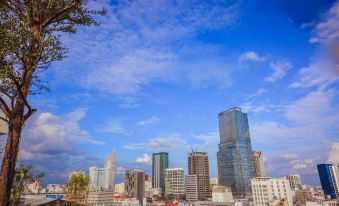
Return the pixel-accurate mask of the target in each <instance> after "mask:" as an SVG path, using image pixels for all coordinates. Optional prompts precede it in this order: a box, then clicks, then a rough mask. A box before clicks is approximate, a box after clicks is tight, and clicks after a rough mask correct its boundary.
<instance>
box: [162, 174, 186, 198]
mask: <svg viewBox="0 0 339 206" xmlns="http://www.w3.org/2000/svg"><path fill="white" fill-rule="evenodd" d="M165 191H166V194H167V195H173V196H174V197H175V198H177V199H180V198H183V196H184V195H185V176H184V169H183V168H167V169H166V177H165Z"/></svg>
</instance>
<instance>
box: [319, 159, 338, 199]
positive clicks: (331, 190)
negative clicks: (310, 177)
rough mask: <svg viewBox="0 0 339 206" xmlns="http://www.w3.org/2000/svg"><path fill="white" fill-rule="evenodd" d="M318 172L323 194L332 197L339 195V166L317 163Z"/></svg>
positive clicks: (335, 197)
mask: <svg viewBox="0 0 339 206" xmlns="http://www.w3.org/2000/svg"><path fill="white" fill-rule="evenodd" d="M317 168H318V173H319V178H320V182H321V186H322V188H323V190H324V194H325V195H330V196H331V198H332V199H337V198H338V196H339V166H338V165H332V164H318V165H317Z"/></svg>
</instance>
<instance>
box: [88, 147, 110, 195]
mask: <svg viewBox="0 0 339 206" xmlns="http://www.w3.org/2000/svg"><path fill="white" fill-rule="evenodd" d="M115 170H116V163H115V153H114V152H112V153H111V154H110V155H109V156H108V157H107V158H106V160H105V166H104V168H98V167H90V168H89V177H90V180H91V188H92V190H94V191H112V192H114V184H115Z"/></svg>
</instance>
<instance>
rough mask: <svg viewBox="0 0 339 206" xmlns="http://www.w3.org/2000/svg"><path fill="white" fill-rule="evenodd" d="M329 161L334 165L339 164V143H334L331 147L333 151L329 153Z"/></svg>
mask: <svg viewBox="0 0 339 206" xmlns="http://www.w3.org/2000/svg"><path fill="white" fill-rule="evenodd" d="M327 161H328V162H330V163H332V164H339V142H334V143H333V144H332V145H331V150H330V152H329V153H328V158H327Z"/></svg>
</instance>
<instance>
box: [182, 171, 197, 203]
mask: <svg viewBox="0 0 339 206" xmlns="http://www.w3.org/2000/svg"><path fill="white" fill-rule="evenodd" d="M185 194H186V200H187V201H198V200H199V195H198V177H197V175H186V177H185Z"/></svg>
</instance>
